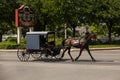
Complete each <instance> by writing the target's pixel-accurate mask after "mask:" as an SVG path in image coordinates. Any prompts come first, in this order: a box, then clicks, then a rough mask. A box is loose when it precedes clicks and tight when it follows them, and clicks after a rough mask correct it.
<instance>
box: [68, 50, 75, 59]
mask: <svg viewBox="0 0 120 80" xmlns="http://www.w3.org/2000/svg"><path fill="white" fill-rule="evenodd" d="M70 49H71V48H69V49H68V54H69V56H70V58H71V60H72V61H74V59H73V57H72V55H71V54H70Z"/></svg>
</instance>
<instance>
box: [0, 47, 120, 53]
mask: <svg viewBox="0 0 120 80" xmlns="http://www.w3.org/2000/svg"><path fill="white" fill-rule="evenodd" d="M78 50H79V49H78V48H76V49H72V51H78ZM90 50H91V51H97V50H120V47H111V48H90ZM0 52H17V49H0Z"/></svg>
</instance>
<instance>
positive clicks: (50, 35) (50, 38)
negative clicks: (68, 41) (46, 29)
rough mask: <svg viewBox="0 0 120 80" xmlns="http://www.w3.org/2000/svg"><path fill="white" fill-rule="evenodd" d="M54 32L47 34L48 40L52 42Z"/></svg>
mask: <svg viewBox="0 0 120 80" xmlns="http://www.w3.org/2000/svg"><path fill="white" fill-rule="evenodd" d="M54 36H55V35H54V34H48V42H53V41H55V38H54Z"/></svg>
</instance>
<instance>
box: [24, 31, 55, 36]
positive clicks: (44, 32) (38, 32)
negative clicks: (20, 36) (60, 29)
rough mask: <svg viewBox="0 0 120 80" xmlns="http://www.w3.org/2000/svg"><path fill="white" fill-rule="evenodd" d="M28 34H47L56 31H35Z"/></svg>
mask: <svg viewBox="0 0 120 80" xmlns="http://www.w3.org/2000/svg"><path fill="white" fill-rule="evenodd" d="M26 34H38V35H47V34H55V32H54V31H35V32H27V33H26Z"/></svg>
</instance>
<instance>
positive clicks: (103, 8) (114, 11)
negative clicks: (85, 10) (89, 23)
mask: <svg viewBox="0 0 120 80" xmlns="http://www.w3.org/2000/svg"><path fill="white" fill-rule="evenodd" d="M94 2H95V3H94V7H93V12H94V15H95V17H96V18H97V20H98V21H99V23H106V25H107V27H108V35H109V36H108V37H109V42H111V33H112V28H113V27H114V26H115V25H119V21H120V20H119V18H120V6H119V5H120V1H119V0H98V1H94Z"/></svg>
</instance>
